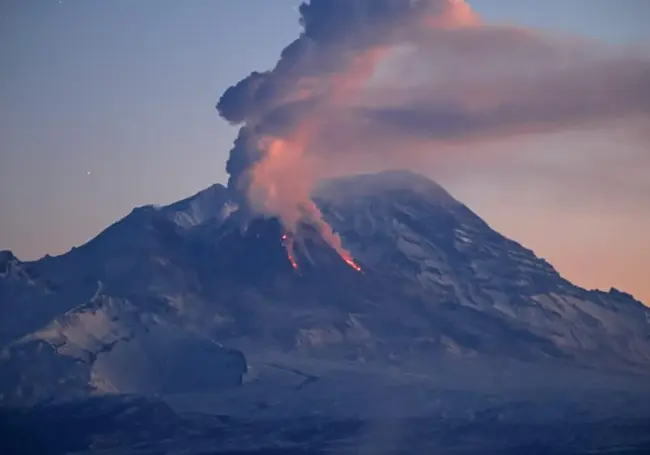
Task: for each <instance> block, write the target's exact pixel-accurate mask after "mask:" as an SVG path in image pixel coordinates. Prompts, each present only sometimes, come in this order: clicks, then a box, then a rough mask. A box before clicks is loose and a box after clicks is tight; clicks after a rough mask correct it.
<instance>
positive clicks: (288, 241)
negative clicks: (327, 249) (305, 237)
mask: <svg viewBox="0 0 650 455" xmlns="http://www.w3.org/2000/svg"><path fill="white" fill-rule="evenodd" d="M282 245H284V248H285V249H286V250H287V258H288V259H289V262H290V263H291V267H293V269H294V270H298V262H297V261H296V256H295V253H294V250H293V236H289V235H288V234H282ZM336 252H337V253H338V254H339V256H340V257H341V259H343V261H344V262H345V263H346V264H347V265H349V266H350V267H352V269H354V270H355V271H357V272H362V269H361V267H360V266H359V265H358V264H357V263H356V262H354V259H352V258H351V257H350V256H349V255H348V254H346V252H345V251H336Z"/></svg>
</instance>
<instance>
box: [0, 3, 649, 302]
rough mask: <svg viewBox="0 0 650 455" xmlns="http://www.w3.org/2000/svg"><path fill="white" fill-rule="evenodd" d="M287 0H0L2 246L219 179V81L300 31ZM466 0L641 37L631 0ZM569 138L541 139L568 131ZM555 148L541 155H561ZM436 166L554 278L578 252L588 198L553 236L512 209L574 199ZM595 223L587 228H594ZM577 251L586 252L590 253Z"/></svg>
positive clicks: (497, 16)
mask: <svg viewBox="0 0 650 455" xmlns="http://www.w3.org/2000/svg"><path fill="white" fill-rule="evenodd" d="M297 4H298V2H297V1H296V0H220V1H211V0H191V1H186V2H179V1H169V0H138V1H132V0H112V1H100V0H63V1H58V0H51V1H50V0H4V1H3V2H2V3H0V65H1V67H2V71H1V72H0V153H1V155H0V194H1V195H2V197H1V198H0V249H12V250H14V251H15V252H16V254H17V255H18V256H20V257H22V258H26V259H34V258H37V257H40V256H42V255H44V254H45V253H50V254H59V253H62V252H65V251H67V250H68V249H70V247H72V246H73V245H79V244H82V243H84V242H85V241H87V240H88V239H89V238H91V237H93V236H94V235H96V234H97V233H98V232H99V231H101V230H102V229H103V228H105V227H106V226H107V225H109V224H110V223H112V222H114V221H116V220H117V219H119V218H121V217H123V216H124V215H126V214H127V213H128V212H129V211H130V210H131V209H132V208H133V207H134V206H140V205H144V204H150V203H169V202H172V201H174V200H177V199H180V198H183V197H185V196H188V195H189V194H191V193H194V192H196V191H198V190H200V189H202V188H204V187H206V186H208V185H210V184H212V183H214V182H215V181H218V182H224V181H225V179H226V174H225V170H224V168H225V166H224V164H225V160H226V157H227V154H228V150H229V148H230V146H231V143H232V140H233V138H234V136H235V133H236V131H235V129H234V128H232V127H229V126H228V125H226V124H225V122H224V121H223V120H222V119H220V118H219V116H218V115H217V112H216V111H215V109H214V105H215V103H216V101H217V100H218V98H219V96H220V95H221V93H222V92H223V91H224V90H225V89H226V88H227V87H228V86H229V85H231V84H232V83H234V82H236V81H238V80H239V79H241V78H242V77H244V76H245V75H247V74H248V73H250V72H251V71H252V70H255V69H258V70H264V69H267V68H270V67H271V66H272V65H273V64H274V63H275V62H276V61H277V58H278V55H279V53H280V51H281V50H282V48H283V47H284V46H285V45H286V44H287V43H289V42H290V41H291V40H293V39H294V38H295V37H296V36H297V34H298V32H299V26H298V23H297V17H298V15H297V12H296V10H295V6H296V5H297ZM470 4H471V5H472V6H473V7H474V9H475V10H476V12H478V13H479V14H480V15H481V16H482V17H483V18H484V19H486V20H489V21H497V22H508V23H514V24H519V25H524V26H530V27H536V28H542V29H547V30H553V31H558V32H564V33H571V34H577V35H584V36H589V37H592V38H597V39H600V40H602V41H604V42H608V43H613V44H636V45H641V46H650V27H648V26H647V22H648V19H647V18H648V17H650V2H648V1H646V0H617V1H610V0H565V1H559V0H546V1H544V2H540V1H536V0H517V1H495V0H474V1H471V0H470ZM571 141H572V140H567V141H565V142H564V143H561V144H559V145H557V144H555V146H556V147H558V149H562V147H566V148H571V147H580V144H577V143H575V142H571ZM540 146H541V145H539V144H532V145H530V147H531V148H534V147H540ZM560 155H561V154H558V158H557V160H556V161H555V164H558V163H559V164H558V165H562V163H563V161H562V160H563V158H562V157H561V156H560ZM552 164H553V163H552ZM513 169H514V167H513ZM513 172H514V171H513ZM89 173H90V174H89ZM495 175H496V174H495ZM442 180H443V183H444V184H445V185H446V186H447V187H448V188H449V189H450V190H451V192H452V193H453V194H455V195H456V196H458V197H459V198H461V199H463V201H464V202H466V203H468V205H470V207H471V208H473V209H474V210H476V211H477V212H478V213H479V214H480V215H481V216H483V217H484V218H486V219H487V221H488V222H490V223H491V224H492V225H493V226H495V227H496V228H497V229H499V230H501V231H503V232H504V233H506V234H508V235H511V236H513V237H515V239H517V240H519V241H521V242H522V243H524V244H526V245H529V246H532V247H533V248H534V249H535V251H536V252H538V253H539V254H540V255H542V256H545V257H547V258H549V259H551V260H552V261H553V260H554V259H555V262H556V263H558V267H559V269H560V271H564V270H566V271H567V272H568V274H569V275H570V276H569V278H571V274H570V272H571V270H573V269H574V268H575V267H578V266H579V265H575V264H572V265H570V264H568V263H567V264H563V263H562V261H563V260H565V259H566V258H564V259H563V256H562V255H561V254H560V252H561V251H563V250H565V249H566V247H567V245H574V244H576V241H577V240H578V239H580V238H581V237H580V234H579V232H580V230H581V229H582V224H581V223H584V225H585V226H588V225H589V224H590V223H591V222H592V221H593V219H594V217H597V215H598V213H601V215H602V208H597V209H594V210H596V211H595V212H593V213H590V214H589V215H588V216H587V215H584V214H582V215H575V219H574V223H575V224H574V226H577V227H576V228H575V229H573V231H572V233H571V232H569V233H568V234H567V237H564V238H562V237H560V238H557V236H558V235H560V236H561V235H562V230H561V229H560V228H558V227H557V224H558V223H555V224H553V226H555V227H556V229H558V232H557V233H556V234H554V236H553V237H554V241H553V242H550V241H549V239H548V237H547V236H544V235H542V234H541V233H540V232H548V230H546V231H544V230H540V229H534V228H533V227H531V226H528V225H527V224H526V223H523V225H522V222H521V217H519V216H514V215H513V214H522V213H526V214H528V216H527V217H526V219H527V220H529V221H530V220H533V219H534V220H536V222H537V223H544V222H545V221H544V220H546V219H547V218H548V217H549V216H551V217H553V216H555V217H562V219H563V223H562V224H565V223H570V222H571V219H568V220H567V219H566V216H567V213H575V212H570V211H568V209H567V211H565V212H561V213H560V212H558V209H557V207H556V202H557V201H556V199H553V197H552V196H548V195H546V196H544V195H542V194H540V193H539V192H535V194H531V195H529V196H527V194H528V193H526V191H523V190H522V191H521V192H520V194H518V195H516V197H515V196H514V195H513V189H515V188H517V185H518V184H519V183H518V179H517V178H516V176H514V177H513V176H511V177H510V178H509V180H508V182H506V183H503V180H502V179H501V180H500V178H499V177H498V176H496V177H493V178H492V177H490V175H483V177H482V178H481V179H474V178H461V177H457V178H456V177H453V176H446V177H445V176H443V178H442ZM498 182H501V183H502V184H501V186H499V185H497V183H498ZM504 195H508V197H509V198H510V199H508V205H507V207H508V209H507V210H506V209H504V204H501V203H497V202H495V201H497V200H498V201H503V198H504V197H505V196H504ZM540 198H541V199H540ZM598 210H601V212H598ZM579 216H580V217H582V218H579ZM578 218H579V219H578ZM530 222H531V223H532V221H530ZM546 222H547V221H546ZM626 222H627V221H626ZM601 224H602V223H601ZM625 226H627V225H622V224H620V223H619V224H616V223H614V226H613V227H611V228H607V229H609V230H608V231H607V232H605V233H603V234H602V235H603V236H605V238H606V236H607V235H612V234H611V232H610V230H613V231H615V232H618V231H617V230H622V229H627V228H626V227H625ZM603 229H604V228H603ZM601 237H602V236H601ZM601 237H598V236H596V237H595V238H594V240H593V242H594V243H597V242H599V243H602V238H601ZM646 242H647V240H646ZM591 247H592V245H591V244H589V243H587V244H586V245H582V246H580V248H584V249H585V250H587V249H590V248H591ZM599 248H600V247H599ZM630 248H632V247H631V246H630ZM592 249H593V248H592ZM580 251H582V250H580ZM643 251H645V250H643ZM576 254H578V253H576ZM603 254H606V252H605V253H603ZM578 259H580V260H581V261H584V263H587V264H588V263H591V262H593V261H592V259H593V258H591V256H584V257H583V256H581V257H580V258H578ZM625 259H626V258H625V256H624V257H623V258H622V259H621V260H625ZM614 272H616V270H614ZM614 272H612V270H610V269H609V268H608V269H607V273H608V275H607V277H609V276H612V275H611V274H612V273H613V274H614V276H612V278H611V280H612V283H611V284H613V285H617V286H620V287H625V286H626V285H627V286H634V283H632V282H630V283H628V282H627V281H625V277H623V275H624V273H622V272H621V273H620V277H618V275H616V273H614ZM603 273H604V272H603ZM607 277H605V276H600V275H599V274H598V273H596V272H594V274H593V276H591V275H590V276H586V277H584V278H583V279H582V282H580V283H579V284H585V285H594V286H595V285H599V286H601V287H607V286H608V283H606V282H604V280H606V279H607ZM648 296H649V297H650V293H649V294H648Z"/></svg>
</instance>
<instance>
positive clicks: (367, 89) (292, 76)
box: [217, 0, 650, 259]
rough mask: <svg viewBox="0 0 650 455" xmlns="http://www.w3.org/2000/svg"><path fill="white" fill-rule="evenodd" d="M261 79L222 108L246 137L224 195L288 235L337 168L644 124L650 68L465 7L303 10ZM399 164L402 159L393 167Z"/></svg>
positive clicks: (385, 2)
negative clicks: (297, 28)
mask: <svg viewBox="0 0 650 455" xmlns="http://www.w3.org/2000/svg"><path fill="white" fill-rule="evenodd" d="M299 11H300V15H301V19H300V21H301V24H302V26H303V31H302V33H301V35H300V36H299V37H298V38H297V39H296V40H295V41H294V42H292V43H291V44H289V45H288V46H287V47H286V48H285V49H284V50H283V51H282V54H281V57H280V59H279V61H278V63H277V65H276V66H275V68H273V69H272V70H270V71H266V72H262V73H259V72H254V73H252V74H251V75H249V76H248V77H246V78H245V79H243V80H242V81H240V82H239V83H237V84H236V85H234V86H232V87H230V88H229V89H228V90H227V91H226V92H225V93H224V94H223V96H222V97H221V99H220V100H219V103H218V105H217V108H218V110H219V113H220V114H221V116H223V117H224V118H225V119H226V120H228V121H229V122H230V123H232V124H237V125H241V129H240V132H239V135H238V137H237V139H236V141H235V144H234V147H233V149H232V150H231V152H230V158H229V160H228V164H227V171H228V173H229V174H230V180H229V187H230V188H232V189H234V190H236V191H237V192H238V193H239V194H240V195H241V196H242V198H243V200H242V202H243V203H244V204H245V206H246V207H247V208H248V209H249V210H251V211H252V212H255V213H261V214H264V215H268V216H277V217H278V218H280V220H281V221H282V223H283V225H284V227H285V229H286V230H287V231H290V232H294V231H295V230H296V228H297V226H298V224H299V223H300V222H302V221H307V222H310V223H311V224H312V225H314V226H315V227H317V228H318V229H319V231H320V232H321V234H322V235H323V237H324V238H325V239H326V240H327V241H328V242H330V244H331V245H332V246H333V247H334V248H335V249H336V250H337V251H339V253H340V254H341V256H342V257H344V259H345V258H348V259H351V258H350V256H349V255H348V254H347V253H346V252H345V250H344V249H343V248H342V246H341V243H340V240H339V238H338V237H337V236H336V235H335V234H334V233H333V232H332V230H331V229H330V228H329V226H328V225H327V224H326V223H324V222H323V221H322V218H321V215H320V212H319V211H318V209H317V207H316V206H315V204H314V203H313V202H312V201H311V199H310V193H311V190H312V187H313V185H314V183H315V182H316V181H317V180H318V179H319V178H321V177H323V176H324V175H326V174H327V173H328V172H329V171H330V170H331V169H332V168H334V167H336V166H334V164H333V163H336V164H337V165H338V166H339V167H340V165H341V164H340V163H345V162H346V161H356V162H357V163H359V162H361V163H364V162H365V163H369V162H371V161H373V160H375V161H376V160H392V161H393V162H394V161H401V162H402V163H404V162H406V163H408V161H409V160H410V159H411V157H413V156H419V155H435V154H436V153H440V150H441V148H440V147H439V146H440V144H446V143H450V142H455V141H456V142H457V141H476V140H478V141H484V140H488V139H491V138H495V137H505V136H511V135H520V134H529V133H540V132H542V133H544V132H555V131H561V130H566V129H572V128H590V127H591V126H594V125H599V124H602V123H603V122H610V121H613V120H617V121H621V120H627V119H630V120H634V121H635V124H636V125H639V124H640V125H642V126H644V127H645V126H648V125H649V124H650V122H648V119H649V118H650V59H648V57H647V56H645V55H636V54H626V53H621V52H618V51H614V50H610V49H604V48H603V47H602V46H599V45H597V44H594V43H591V42H587V41H582V40H578V39H575V38H568V37H550V36H547V35H544V34H541V33H538V32H533V31H529V30H525V29H521V28H515V27H510V26H497V25H490V24H485V23H483V22H481V21H480V20H479V18H478V17H477V16H476V14H475V13H474V12H473V11H472V10H471V8H470V7H469V5H468V4H467V3H466V2H465V1H463V0H410V1H407V0H311V1H308V2H305V3H303V4H302V5H301V6H300V9H299ZM395 157H397V160H396V159H395Z"/></svg>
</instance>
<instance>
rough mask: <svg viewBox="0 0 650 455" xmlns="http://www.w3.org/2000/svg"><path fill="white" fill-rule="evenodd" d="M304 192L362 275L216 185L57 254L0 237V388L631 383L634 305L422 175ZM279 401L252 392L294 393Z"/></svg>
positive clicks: (641, 370) (637, 366)
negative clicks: (420, 381) (4, 243)
mask: <svg viewBox="0 0 650 455" xmlns="http://www.w3.org/2000/svg"><path fill="white" fill-rule="evenodd" d="M314 201H315V202H316V203H317V204H318V206H319V208H320V209H321V211H322V213H323V215H324V217H325V219H326V220H327V222H328V223H329V224H330V225H331V226H332V227H333V228H334V230H335V231H336V232H337V233H339V234H340V236H341V238H342V239H343V243H344V246H345V248H346V249H348V250H349V251H350V252H351V253H352V255H353V256H354V258H355V261H357V262H358V264H359V265H360V268H361V269H362V270H361V271H360V272H359V271H358V270H356V269H355V268H354V267H351V266H350V265H349V264H347V263H346V262H345V260H344V259H343V258H342V257H341V256H340V255H339V254H338V253H337V252H336V251H334V250H333V249H332V248H331V247H330V246H329V245H328V244H327V242H325V241H324V240H323V239H322V238H320V236H319V235H318V232H317V231H316V230H315V229H314V228H313V227H312V226H310V225H309V224H308V223H307V224H304V225H301V226H300V227H299V229H298V230H297V232H295V233H292V240H293V245H292V248H291V250H288V248H287V245H286V241H287V233H286V232H284V230H283V227H282V225H281V224H280V222H279V221H278V220H276V219H273V218H251V217H244V216H242V215H241V212H239V211H237V210H235V209H234V202H233V199H232V197H231V195H230V193H229V191H228V190H227V189H226V188H225V187H223V186H221V185H214V186H212V187H210V188H208V189H206V190H205V191H202V192H200V193H198V194H197V195H195V196H192V197H190V198H188V199H186V200H183V201H180V202H177V203H175V204H172V205H169V206H165V207H154V206H145V207H141V208H138V209H135V210H134V211H133V212H131V213H130V214H129V215H128V216H126V217H125V218H124V219H122V220H120V221H118V222H117V223H115V224H114V225H112V226H110V227H109V228H107V229H106V230H105V231H104V232H102V233H101V234H99V235H98V236H97V237H96V238H94V239H92V240H91V241H89V242H88V243H87V244H85V245H83V246H81V247H78V248H74V249H72V250H71V251H69V252H68V253H66V254H63V255H61V256H57V257H49V256H47V257H45V258H43V259H41V260H38V261H34V262H28V263H25V262H21V261H20V260H18V259H17V258H15V257H14V256H13V255H12V254H10V253H9V252H5V253H3V254H2V256H1V258H2V264H0V310H1V311H2V317H1V318H0V343H1V346H2V351H1V356H0V370H1V371H2V372H3V375H2V378H1V380H0V400H1V401H2V403H4V404H12V405H25V404H34V403H39V402H43V401H44V400H45V401H47V400H53V399H54V400H60V399H66V398H70V397H84V396H88V395H96V394H125V393H127V394H133V393H135V394H139V395H153V394H155V395H161V394H162V395H165V396H168V395H174V396H177V395H178V394H192V393H197V392H201V393H208V392H209V393H213V394H225V395H223V396H224V397H226V396H228V397H232V396H235V394H238V395H236V396H238V397H239V400H240V402H239V405H237V406H235V407H236V408H237V412H240V411H241V412H244V411H243V410H244V409H248V408H247V407H246V406H244V405H243V404H242V403H252V402H253V401H255V400H258V399H260V398H259V397H260V394H262V395H264V396H268V395H269V394H271V395H273V394H275V393H276V392H277V393H280V392H278V391H283V392H282V393H288V392H286V390H287V389H286V387H290V388H291V387H294V386H296V387H297V385H296V384H298V383H302V381H304V380H305V378H319V379H320V380H319V381H318V382H319V384H320V385H319V386H318V387H316V386H315V385H314V386H310V387H305V388H304V390H310V391H314V390H318V394H316V395H314V396H311V395H310V397H311V398H310V399H312V398H313V399H314V400H316V402H310V401H309V400H306V399H305V398H304V396H302V395H301V396H302V398H300V399H299V400H298V401H299V402H300V403H302V405H303V407H304V410H305V412H307V411H306V410H307V409H309V408H310V406H315V407H316V408H317V409H320V408H319V406H320V405H319V404H318V403H320V401H318V400H321V399H324V398H322V397H328V396H331V394H332V393H339V392H340V393H344V394H345V393H351V392H349V390H352V389H354V390H356V389H355V387H357V386H356V385H355V384H357V382H355V380H353V379H350V378H352V377H361V376H363V377H364V378H366V379H364V381H365V382H364V384H365V385H366V386H364V387H362V389H363V391H364V393H366V394H367V393H369V392H368V390H370V388H369V387H367V384H368V379H367V378H368V377H372V378H373V383H375V382H376V381H379V382H380V383H382V384H387V383H390V384H392V382H391V381H392V380H393V379H391V378H394V375H396V374H397V375H398V376H399V377H400V378H401V379H400V380H399V381H398V382H399V383H401V382H400V381H402V380H404V378H406V377H419V378H428V379H427V380H433V379H432V378H435V381H443V382H444V381H452V382H463V383H468V384H469V383H472V384H475V383H479V382H480V383H482V384H485V383H491V384H499V383H503V382H504V381H506V382H507V378H505V377H503V376H502V374H504V372H505V371H517V372H518V373H513V374H512V375H510V376H509V378H510V380H512V381H515V382H516V383H517V384H519V385H520V384H521V381H522V378H523V377H526V378H528V379H526V380H525V381H524V382H526V383H529V384H538V385H539V384H540V383H541V382H543V383H546V384H547V385H548V383H550V382H554V381H555V379H549V378H564V379H562V380H560V379H557V381H556V382H558V383H562V384H567V383H568V382H566V378H567V377H571V378H573V379H572V381H573V382H572V383H574V384H577V383H579V384H583V383H584V382H583V381H593V380H595V379H594V378H609V379H607V381H610V379H611V378H613V377H616V378H619V379H620V378H623V377H624V378H627V379H629V378H634V379H633V382H634V381H637V380H638V381H639V382H638V384H645V383H646V382H645V379H646V378H647V375H648V373H650V310H648V308H646V307H645V306H644V305H642V304H641V303H640V302H639V301H637V300H635V299H634V298H633V297H632V296H630V295H628V294H626V293H624V292H620V291H617V290H614V289H612V290H610V291H609V292H602V291H594V290H586V289H582V288H580V287H578V286H575V285H574V284H572V283H570V282H569V281H567V280H566V279H564V278H563V277H562V276H561V275H560V274H559V273H557V271H556V270H555V269H554V268H553V267H552V266H551V265H550V264H548V263H547V262H546V261H544V260H542V259H540V258H538V257H537V256H536V255H535V254H534V253H533V252H532V251H530V250H528V249H526V248H524V247H523V246H521V245H519V244H518V243H516V242H514V241H512V240H509V239H507V238H505V237H504V236H502V235H500V234H499V233H497V232H495V231H494V230H493V229H491V228H490V227H489V226H488V224H486V223H485V222H484V221H483V220H481V219H480V218H479V217H478V216H477V215H476V214H474V213H473V212H472V211H471V210H470V209H469V208H467V207H466V206H465V205H463V204H462V203H460V202H458V201H457V200H455V199H454V198H453V197H452V196H450V195H449V194H448V193H447V192H446V191H445V190H444V189H443V188H441V187H440V186H439V185H437V184H436V183H434V182H432V181H430V180H428V179H427V178H425V177H422V176H420V175H417V174H414V173H411V172H406V171H390V172H384V173H380V174H373V175H360V176H354V177H346V178H341V179H336V180H330V181H326V182H324V183H323V184H322V185H320V186H319V187H318V188H317V190H316V191H315V193H314ZM292 262H295V264H293V263H292ZM535 369H538V370H535ZM522 371H527V373H525V374H524V373H522ZM534 371H537V373H534ZM359 375H361V376H359ZM414 375H415V376H414ZM334 377H336V378H339V380H338V382H337V381H334V382H335V383H336V384H337V385H336V386H334V385H331V384H330V385H327V384H328V382H327V381H326V380H325V378H330V379H331V378H334ZM341 378H346V379H341ZM478 378H481V379H480V380H479V379H478ZM541 378H544V379H543V380H542V379H541ZM576 378H582V379H580V380H578V379H576ZM585 378H587V379H585ZM619 379H616V381H618V380H619ZM627 379H626V380H627ZM611 380H614V379H611ZM332 381H333V380H332ZM341 381H343V382H341ZM517 381H518V382H517ZM540 381H541V382H540ZM607 381H606V382H607ZM334 382H333V383H332V384H334ZM608 383H609V382H608ZM292 384H293V385H292ZM341 384H347V385H345V386H342V385H341ZM634 384H637V382H634ZM630 387H631V388H635V390H637V389H638V387H637V386H636V385H635V386H630ZM641 389H643V390H647V386H641ZM292 390H293V389H292ZM301 390H302V389H301ZM345 390H348V392H345ZM357 392H358V394H359V396H361V395H363V393H361V392H360V391H358V390H357ZM301 393H302V392H301ZM304 393H308V392H304ZM309 393H311V392H309ZM315 397H320V398H318V399H316V398H315ZM285 398H286V397H285ZM224 399H225V398H224ZM251 400H252V401H251ZM279 400H280V402H282V403H283V404H282V405H278V406H279V407H276V408H274V407H273V406H271V405H268V406H267V405H265V406H267V407H269V409H271V408H272V409H275V411H277V412H280V411H278V409H280V408H282V409H284V408H283V406H288V405H287V404H286V403H289V402H291V403H293V404H292V405H291V406H298V404H297V402H294V401H292V399H289V398H286V400H288V401H282V399H279ZM425 401H426V400H425ZM317 402H318V403H317ZM220 403H221V405H220V406H222V408H220V409H225V410H227V412H231V411H232V412H234V411H233V409H232V403H231V404H230V405H228V404H224V403H223V402H220ZM364 403H366V404H367V403H368V402H364ZM350 406H352V407H353V408H354V409H356V411H355V412H357V411H359V409H361V408H363V406H365V405H362V404H360V403H356V404H354V405H352V404H350ZM355 406H356V407H355ZM265 409H266V408H265ZM292 409H294V408H292ZM275 411H271V410H269V411H264V412H275ZM294 411H295V409H294ZM224 412H226V411H224ZM256 412H261V411H259V409H258V410H257V411H256ZM287 412H288V411H287Z"/></svg>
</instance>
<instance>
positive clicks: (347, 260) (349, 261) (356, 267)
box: [341, 256, 361, 272]
mask: <svg viewBox="0 0 650 455" xmlns="http://www.w3.org/2000/svg"><path fill="white" fill-rule="evenodd" d="M341 258H342V259H343V260H344V261H345V263H346V264H347V265H349V266H350V267H352V268H353V269H354V270H356V271H357V272H361V267H359V265H358V264H357V263H356V262H354V259H352V258H349V257H345V256H341Z"/></svg>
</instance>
